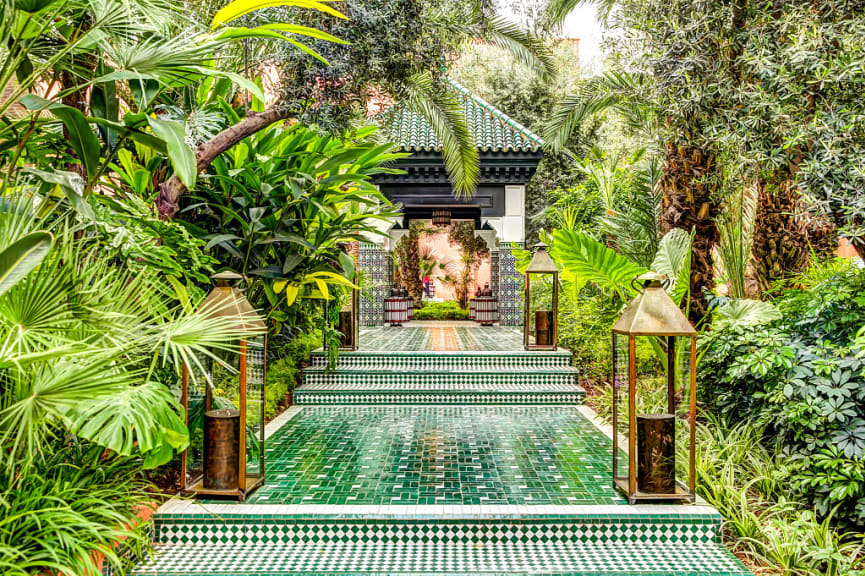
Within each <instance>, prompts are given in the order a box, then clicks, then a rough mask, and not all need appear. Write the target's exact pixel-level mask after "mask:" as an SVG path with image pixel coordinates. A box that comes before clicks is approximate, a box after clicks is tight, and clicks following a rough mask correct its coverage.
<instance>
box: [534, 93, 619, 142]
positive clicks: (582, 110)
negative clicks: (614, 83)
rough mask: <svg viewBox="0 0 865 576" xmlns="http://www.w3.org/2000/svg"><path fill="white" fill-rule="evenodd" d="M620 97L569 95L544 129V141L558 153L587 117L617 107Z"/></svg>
mask: <svg viewBox="0 0 865 576" xmlns="http://www.w3.org/2000/svg"><path fill="white" fill-rule="evenodd" d="M621 101H622V97H621V96H619V95H617V94H607V95H601V96H598V95H595V94H591V93H589V92H587V91H585V90H581V91H580V92H577V93H574V94H569V95H568V96H566V97H565V98H564V99H563V100H562V101H561V102H559V103H558V104H557V105H556V108H555V109H554V110H553V115H552V116H551V117H550V120H549V122H547V125H546V126H545V127H544V134H543V137H544V140H545V141H546V143H547V146H548V147H549V148H550V149H551V150H553V151H554V152H560V151H561V150H562V149H563V148H564V147H565V143H566V142H567V141H568V138H570V136H571V134H573V133H574V132H575V131H576V130H577V129H578V128H579V127H580V125H581V124H582V123H583V122H584V121H585V120H586V119H587V118H589V117H591V116H594V115H595V114H598V113H600V112H603V111H605V110H609V109H610V108H613V107H615V106H617V105H618V104H619V103H620V102H621Z"/></svg>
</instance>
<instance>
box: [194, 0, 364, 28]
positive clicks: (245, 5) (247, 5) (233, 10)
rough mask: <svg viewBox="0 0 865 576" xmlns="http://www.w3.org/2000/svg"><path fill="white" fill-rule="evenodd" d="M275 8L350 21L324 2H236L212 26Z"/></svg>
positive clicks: (230, 3)
mask: <svg viewBox="0 0 865 576" xmlns="http://www.w3.org/2000/svg"><path fill="white" fill-rule="evenodd" d="M274 6H296V7H298V8H311V9H314V10H318V11H320V12H324V13H325V14H330V15H331V16H336V17H337V18H342V19H343V20H347V19H348V18H347V17H346V16H345V15H344V14H342V13H341V12H339V11H338V10H335V9H334V8H332V7H330V6H328V5H327V4H325V3H324V2H317V1H316V0H234V1H233V2H229V3H228V4H227V5H226V6H224V7H222V8H221V9H220V10H219V11H218V12H217V13H216V15H214V17H213V22H211V26H212V27H213V28H217V27H219V26H221V25H223V24H227V23H229V22H231V21H232V20H236V19H237V18H240V17H241V16H243V15H244V14H249V13H250V12H254V11H255V10H261V9H262V8H272V7H274Z"/></svg>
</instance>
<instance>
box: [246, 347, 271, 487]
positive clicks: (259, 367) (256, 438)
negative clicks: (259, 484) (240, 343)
mask: <svg viewBox="0 0 865 576" xmlns="http://www.w3.org/2000/svg"><path fill="white" fill-rule="evenodd" d="M265 354H266V349H265V339H264V337H263V336H259V337H256V338H252V339H250V340H248V341H247V352H246V478H247V485H249V484H250V483H251V481H255V480H257V479H258V478H261V477H262V476H263V475H264V403H265V397H264V380H265Z"/></svg>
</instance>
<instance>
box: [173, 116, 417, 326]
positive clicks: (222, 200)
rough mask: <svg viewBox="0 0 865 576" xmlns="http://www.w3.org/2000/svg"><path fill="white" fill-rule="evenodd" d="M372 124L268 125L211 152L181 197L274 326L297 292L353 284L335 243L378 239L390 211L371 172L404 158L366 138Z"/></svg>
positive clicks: (325, 294) (196, 230) (189, 220)
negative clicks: (351, 130) (336, 131)
mask: <svg viewBox="0 0 865 576" xmlns="http://www.w3.org/2000/svg"><path fill="white" fill-rule="evenodd" d="M228 112H233V111H231V110H228ZM232 121H234V122H236V121H237V120H236V119H235V118H233V117H232ZM374 130H375V129H374V128H367V129H364V130H362V131H360V132H358V133H356V134H354V135H353V136H346V137H345V138H336V137H333V136H330V135H320V134H318V133H317V132H316V131H315V130H312V129H309V128H305V127H303V126H300V125H295V126H293V127H290V128H285V129H284V128H282V127H279V126H271V127H270V128H268V129H266V130H262V131H260V132H257V133H255V134H253V135H252V136H250V137H249V138H247V139H246V140H244V141H242V142H239V143H238V144H237V145H236V146H235V147H234V148H232V149H231V150H229V151H228V152H226V153H225V154H223V155H222V156H220V157H219V158H217V159H216V160H215V161H214V162H213V164H212V165H211V168H210V171H209V172H208V174H207V175H206V176H205V177H204V178H203V179H202V182H201V185H200V186H199V187H198V188H197V189H196V192H195V194H194V195H190V196H189V197H187V198H186V199H185V202H184V206H183V210H182V212H181V214H182V216H183V220H182V222H183V224H184V225H185V226H186V227H187V228H188V229H189V230H190V232H191V233H192V234H193V235H194V236H196V237H198V238H201V239H202V240H204V241H206V242H207V244H206V245H205V250H207V251H208V252H209V253H210V254H211V255H212V256H213V257H214V258H216V259H217V260H218V261H219V263H220V264H221V265H222V266H224V267H227V268H230V269H232V270H235V271H236V272H238V273H240V274H243V275H246V276H248V277H249V278H250V287H249V290H248V292H247V294H248V298H249V299H250V301H251V302H253V304H254V305H255V306H257V307H260V308H262V309H264V310H265V312H266V314H267V315H268V317H269V318H270V319H271V320H272V322H273V324H272V325H273V329H274V331H276V332H279V331H280V330H281V329H282V326H283V324H284V323H286V322H288V321H289V320H290V319H291V318H292V316H291V314H290V311H289V309H290V308H291V307H292V305H293V304H294V302H295V300H296V299H298V298H318V299H321V298H324V299H328V298H329V297H330V296H331V291H332V290H333V287H334V286H344V287H350V286H352V283H351V282H350V281H349V280H348V279H349V278H352V277H353V274H354V267H355V265H354V261H353V259H352V258H351V257H350V256H349V255H347V254H345V252H344V251H343V250H342V248H341V244H342V243H344V242H348V241H362V240H365V239H366V237H368V236H375V235H376V234H378V233H379V232H378V230H379V227H380V226H379V227H377V224H380V223H381V222H383V221H385V219H386V218H387V217H388V216H391V215H393V214H392V211H391V210H390V209H389V206H390V202H389V201H388V200H387V199H386V198H384V197H383V196H382V195H381V194H380V193H379V192H378V190H377V189H376V188H375V186H374V185H373V184H372V182H371V178H372V176H374V175H376V174H381V173H388V172H391V171H392V169H391V168H387V167H386V164H387V163H388V162H390V161H391V160H394V159H396V158H400V157H402V155H400V154H391V153H389V152H388V151H389V150H390V148H391V146H390V145H389V144H385V145H378V144H375V143H372V142H370V141H369V140H367V137H368V136H371V135H372V133H373V132H374Z"/></svg>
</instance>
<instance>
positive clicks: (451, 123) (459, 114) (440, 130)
mask: <svg viewBox="0 0 865 576" xmlns="http://www.w3.org/2000/svg"><path fill="white" fill-rule="evenodd" d="M406 88H407V90H406V92H407V94H406V96H407V97H406V99H405V105H406V106H408V107H409V109H410V110H411V111H412V112H414V113H415V114H418V115H419V116H422V117H423V118H424V119H425V120H426V121H427V122H429V124H430V126H432V129H433V131H434V132H435V135H436V138H437V139H438V141H439V142H440V143H441V153H442V157H443V159H444V162H445V168H446V169H447V172H448V175H449V176H450V179H451V182H452V183H453V187H454V194H455V195H456V197H457V198H469V197H471V196H472V195H473V194H474V192H475V189H476V188H477V182H478V176H479V175H480V166H479V160H478V151H477V148H476V147H475V144H474V137H473V135H472V134H471V132H470V131H469V128H468V124H467V123H466V117H465V110H464V109H463V107H462V105H461V104H460V102H459V100H458V99H457V98H456V96H455V95H454V94H453V93H451V92H450V91H448V90H447V89H446V88H444V87H441V86H436V83H435V81H434V80H433V78H432V75H431V74H429V73H428V72H423V73H420V74H415V75H414V76H413V77H412V78H411V82H410V83H409V84H408V86H407V87H406Z"/></svg>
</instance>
